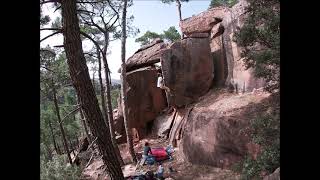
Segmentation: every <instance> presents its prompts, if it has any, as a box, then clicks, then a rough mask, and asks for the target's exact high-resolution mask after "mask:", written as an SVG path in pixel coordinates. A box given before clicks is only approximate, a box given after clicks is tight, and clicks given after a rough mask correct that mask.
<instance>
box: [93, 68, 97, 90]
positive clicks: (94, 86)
mask: <svg viewBox="0 0 320 180" xmlns="http://www.w3.org/2000/svg"><path fill="white" fill-rule="evenodd" d="M95 73H96V72H95V71H94V70H93V71H92V84H93V88H94V89H96V85H95V82H94V75H95Z"/></svg>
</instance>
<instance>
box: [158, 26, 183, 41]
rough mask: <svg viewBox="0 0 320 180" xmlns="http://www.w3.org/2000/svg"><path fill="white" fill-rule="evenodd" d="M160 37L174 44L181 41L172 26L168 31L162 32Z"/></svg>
mask: <svg viewBox="0 0 320 180" xmlns="http://www.w3.org/2000/svg"><path fill="white" fill-rule="evenodd" d="M162 36H163V38H164V39H167V40H169V41H171V42H174V41H177V40H179V39H181V36H180V34H179V32H178V30H177V29H176V28H175V27H174V26H171V27H169V29H168V30H166V31H163V35H162Z"/></svg>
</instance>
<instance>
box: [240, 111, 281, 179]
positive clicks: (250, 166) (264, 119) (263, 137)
mask: <svg viewBox="0 0 320 180" xmlns="http://www.w3.org/2000/svg"><path fill="white" fill-rule="evenodd" d="M272 108H273V109H270V111H269V112H267V113H266V114H265V115H263V116H261V117H259V118H256V119H253V120H252V121H251V123H250V124H251V127H252V132H251V138H252V141H253V142H254V143H257V144H259V145H260V146H261V148H262V151H261V152H260V153H259V154H258V156H257V159H252V157H251V156H249V155H248V156H247V157H246V158H245V159H244V160H243V161H242V162H240V163H238V164H236V165H235V166H234V170H236V171H238V172H241V178H242V179H244V180H247V179H262V177H261V172H266V173H272V172H274V171H275V170H276V168H278V167H280V111H279V105H276V106H275V107H272Z"/></svg>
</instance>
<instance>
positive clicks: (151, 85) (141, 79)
mask: <svg viewBox="0 0 320 180" xmlns="http://www.w3.org/2000/svg"><path fill="white" fill-rule="evenodd" d="M127 83H128V86H127V87H128V91H127V97H128V104H127V105H128V121H129V127H131V128H135V129H136V130H137V131H138V134H139V135H138V136H139V137H140V138H142V137H143V136H144V135H145V134H146V132H147V123H148V122H150V121H152V120H154V119H155V118H156V117H157V116H158V115H159V113H160V112H161V111H162V110H163V109H164V108H166V105H167V104H166V98H165V94H164V91H163V90H162V89H160V88H158V87H157V69H155V68H152V67H146V68H141V69H137V70H134V71H131V72H129V73H127Z"/></svg>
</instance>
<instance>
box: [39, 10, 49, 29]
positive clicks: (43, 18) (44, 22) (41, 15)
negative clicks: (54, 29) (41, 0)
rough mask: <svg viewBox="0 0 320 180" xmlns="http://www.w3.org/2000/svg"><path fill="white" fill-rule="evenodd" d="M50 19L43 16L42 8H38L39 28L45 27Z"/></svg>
mask: <svg viewBox="0 0 320 180" xmlns="http://www.w3.org/2000/svg"><path fill="white" fill-rule="evenodd" d="M50 20H51V19H50V17H49V16H48V15H46V16H43V14H42V8H40V26H44V25H47V24H48V23H49V22H50Z"/></svg>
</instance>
